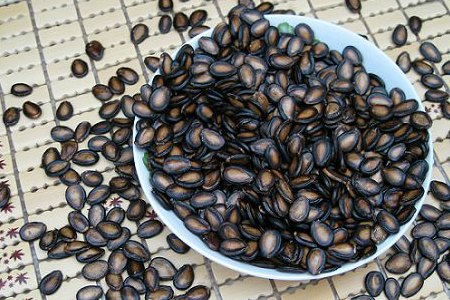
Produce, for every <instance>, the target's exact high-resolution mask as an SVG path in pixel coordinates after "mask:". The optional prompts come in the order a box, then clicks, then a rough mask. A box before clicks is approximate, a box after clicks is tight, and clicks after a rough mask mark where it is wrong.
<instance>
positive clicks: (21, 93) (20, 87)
mask: <svg viewBox="0 0 450 300" xmlns="http://www.w3.org/2000/svg"><path fill="white" fill-rule="evenodd" d="M31 92H33V88H32V87H31V86H29V85H28V84H26V83H15V84H13V85H12V86H11V94H13V95H14V96H17V97H25V96H28V95H30V94H31Z"/></svg>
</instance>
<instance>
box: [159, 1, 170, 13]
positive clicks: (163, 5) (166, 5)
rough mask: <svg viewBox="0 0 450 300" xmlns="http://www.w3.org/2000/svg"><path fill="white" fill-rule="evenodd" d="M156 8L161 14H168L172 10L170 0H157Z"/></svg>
mask: <svg viewBox="0 0 450 300" xmlns="http://www.w3.org/2000/svg"><path fill="white" fill-rule="evenodd" d="M158 7H159V9H160V10H161V11H163V12H168V11H171V10H172V9H173V1H172V0H158Z"/></svg>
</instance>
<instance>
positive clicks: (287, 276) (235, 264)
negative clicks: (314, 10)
mask: <svg viewBox="0 0 450 300" xmlns="http://www.w3.org/2000/svg"><path fill="white" fill-rule="evenodd" d="M265 18H267V19H268V20H269V22H270V24H271V25H274V26H277V25H278V24H280V23H283V22H288V23H289V24H291V25H293V26H295V25H296V24H299V23H306V24H308V25H309V26H311V28H312V29H313V30H314V31H316V29H315V27H326V28H327V29H329V30H334V31H336V35H338V34H339V32H340V33H342V34H343V35H347V36H348V37H349V38H350V40H353V41H354V42H355V43H357V45H354V46H355V47H356V48H357V49H358V50H359V49H360V48H361V45H363V46H364V47H366V48H367V47H368V48H371V51H373V52H375V53H376V54H377V55H378V56H380V57H379V58H380V59H382V60H384V61H383V63H384V64H387V65H388V66H389V68H391V69H393V71H394V72H397V73H398V74H399V76H400V78H399V79H398V80H400V81H402V84H401V85H400V86H401V88H402V90H403V91H404V92H405V94H406V91H405V89H407V90H408V93H409V94H410V95H411V97H409V98H412V99H415V100H416V101H417V102H418V104H419V108H418V110H420V111H425V110H424V107H423V105H422V102H421V101H420V97H419V96H418V95H417V92H416V91H415V89H414V87H413V85H412V84H411V82H410V81H409V79H408V78H407V77H406V75H405V74H404V73H403V72H402V71H401V70H400V68H399V67H398V66H397V65H396V64H395V63H394V62H393V61H392V60H391V58H389V57H388V56H387V55H386V54H385V53H384V52H383V51H381V50H380V49H379V48H377V47H376V46H375V45H374V44H372V43H370V42H369V41H367V40H366V39H364V38H363V37H361V36H359V35H358V34H356V33H353V32H352V31H350V30H348V29H346V28H343V27H341V26H338V25H335V24H332V23H329V22H326V21H322V20H318V19H313V18H308V17H304V16H296V15H276V14H274V15H265ZM294 24H295V25H294ZM213 30H214V29H213V28H212V29H209V30H207V31H205V32H203V33H201V34H199V35H197V36H196V37H194V38H192V39H190V40H189V41H187V42H185V43H183V44H182V45H181V46H180V47H178V48H176V50H175V51H174V52H173V53H172V54H170V56H171V57H175V56H176V54H177V53H178V51H179V50H180V49H181V47H183V46H184V45H185V44H191V45H197V43H198V40H199V39H200V38H201V37H204V36H206V37H210V36H211V34H212V32H213ZM327 44H328V43H327ZM345 44H346V45H352V44H351V43H350V42H345ZM193 47H194V46H193ZM194 48H195V47H194ZM330 48H333V47H332V45H330ZM361 53H362V55H363V56H364V52H362V51H361ZM380 64H381V62H380ZM157 74H159V70H157V71H156V72H155V73H154V74H153V76H152V77H151V78H150V79H149V83H150V84H151V80H152V78H153V77H154V76H155V75H157ZM380 77H381V76H380ZM381 78H383V77H381ZM397 86H399V85H397ZM391 88H392V87H391ZM139 119H140V118H139V117H137V116H136V117H135V121H134V125H133V155H134V164H135V167H136V172H137V175H138V178H139V182H140V184H141V187H142V189H143V191H144V194H145V198H146V200H147V202H149V203H150V204H151V206H152V208H153V209H154V210H155V212H156V213H157V215H158V217H159V219H160V220H161V221H162V222H163V223H164V224H165V225H166V226H167V227H168V228H169V229H170V230H171V231H172V233H174V234H175V235H177V236H178V237H179V238H180V239H181V240H183V241H184V242H185V243H186V244H187V245H189V246H190V247H191V248H192V249H193V250H195V251H197V252H198V253H199V254H201V255H203V256H205V257H207V258H208V259H210V260H211V261H214V262H216V263H218V264H220V265H222V266H225V267H227V268H230V269H232V270H234V271H237V272H240V273H244V274H248V275H253V276H257V277H261V278H267V279H276V280H298V281H307V280H316V279H321V278H326V277H331V276H335V275H339V274H342V273H345V272H348V271H352V270H354V269H356V268H358V267H360V266H362V265H365V264H367V263H369V262H371V261H373V260H375V259H376V258H377V257H379V256H380V255H382V254H383V253H384V252H386V251H387V250H388V249H389V248H391V247H392V246H393V245H394V244H395V243H396V242H397V241H398V240H399V239H400V238H401V237H402V236H403V235H404V234H405V232H406V230H408V228H409V227H410V226H411V224H412V223H413V222H414V220H415V219H416V217H417V215H418V214H419V211H420V209H421V207H422V205H423V202H424V200H425V198H426V196H427V193H428V189H429V185H430V181H431V174H432V169H433V163H434V158H433V144H432V136H431V132H430V130H428V133H429V141H428V146H429V153H428V155H427V157H426V159H425V161H427V163H428V166H429V168H428V173H427V175H426V178H425V180H424V183H423V185H422V186H423V188H424V195H423V196H422V198H421V199H420V200H419V201H417V202H416V203H415V205H414V206H415V208H416V212H415V213H414V216H413V217H412V218H411V219H410V220H409V222H407V223H405V224H404V225H402V226H401V227H400V230H399V232H398V233H396V234H394V235H390V236H389V237H388V238H387V239H386V240H385V241H384V242H382V243H381V244H379V245H377V251H376V252H375V253H373V254H372V255H370V256H368V257H365V258H363V259H361V260H358V261H355V262H348V263H345V264H344V265H342V266H341V267H339V268H337V269H335V270H333V271H330V272H324V273H320V274H317V275H312V274H310V273H308V272H304V273H293V272H288V271H283V270H278V269H269V268H262V267H258V266H254V265H251V264H249V263H247V262H243V261H237V260H234V259H231V258H229V257H227V256H225V255H223V254H222V253H220V252H219V251H214V250H212V249H210V248H208V247H207V246H206V244H204V242H203V241H201V240H200V238H199V237H198V236H196V235H195V234H193V233H192V232H190V231H189V230H188V229H187V228H186V227H185V226H184V225H183V224H182V220H180V219H179V218H178V216H176V215H175V213H174V212H173V211H172V210H166V209H164V208H163V207H162V206H161V204H160V203H159V201H158V200H157V199H156V198H155V197H154V196H153V195H152V193H151V185H150V180H149V179H150V174H149V173H150V172H149V171H148V170H147V168H146V167H145V165H144V163H143V160H142V158H143V156H144V153H145V151H144V150H142V149H140V148H138V147H137V146H136V145H135V143H134V140H135V138H136V133H137V132H136V130H135V128H136V122H138V121H139Z"/></svg>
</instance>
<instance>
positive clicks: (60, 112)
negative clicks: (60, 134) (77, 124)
mask: <svg viewBox="0 0 450 300" xmlns="http://www.w3.org/2000/svg"><path fill="white" fill-rule="evenodd" d="M72 116H73V106H72V103H70V102H69V101H62V102H61V103H60V104H59V106H58V108H57V109H56V117H57V118H58V120H60V121H67V120H69V119H70V118H71V117H72Z"/></svg>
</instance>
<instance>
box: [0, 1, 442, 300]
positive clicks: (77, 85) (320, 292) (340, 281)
mask: <svg viewBox="0 0 450 300" xmlns="http://www.w3.org/2000/svg"><path fill="white" fill-rule="evenodd" d="M157 2H158V1H157V0H51V1H49V0H28V1H15V0H0V103H1V108H2V109H1V110H0V112H1V113H3V111H4V110H5V109H6V108H7V107H10V106H22V103H23V102H24V101H26V100H30V101H33V102H37V103H39V105H40V106H41V108H42V111H43V114H42V116H41V117H40V118H39V119H37V120H29V119H26V118H25V117H23V116H22V118H21V119H20V122H19V123H18V124H17V125H15V126H13V127H10V128H5V127H4V125H3V123H1V124H0V185H9V187H10V188H11V191H12V195H13V196H12V198H11V201H10V203H9V204H8V205H7V206H6V207H4V208H3V209H2V210H1V211H0V299H5V298H7V299H17V300H25V299H28V300H31V299H33V300H36V299H44V297H43V295H41V294H40V293H39V290H38V289H37V285H38V281H39V279H40V278H42V277H43V276H45V275H46V274H48V273H49V272H50V271H52V270H54V269H60V270H61V271H62V272H63V273H64V275H65V279H64V283H63V285H62V287H61V288H60V289H59V291H58V292H57V293H56V294H54V295H51V296H47V297H46V299H74V298H75V293H76V291H77V290H78V289H79V288H80V287H82V286H84V285H87V284H92V282H89V281H87V280H85V279H84V278H83V277H82V276H81V275H80V271H81V265H80V264H78V263H77V262H76V260H75V259H74V258H73V257H72V258H68V259H65V260H63V261H55V260H49V259H47V258H46V253H45V252H43V251H42V250H40V249H39V247H38V246H37V244H36V243H34V244H29V243H26V242H22V241H21V240H20V238H19V236H18V229H19V228H20V227H21V226H22V225H23V224H24V222H28V221H43V222H45V223H46V224H47V226H48V228H50V229H51V228H58V227H61V226H63V225H66V222H67V220H66V216H67V213H68V212H69V211H70V208H69V207H68V206H67V205H66V203H65V200H64V191H65V186H64V185H62V184H60V183H59V182H58V181H55V180H53V179H51V178H49V177H47V176H46V175H45V174H44V172H43V170H42V169H41V168H40V167H39V165H40V158H41V155H42V153H43V151H44V150H45V149H46V148H47V147H49V146H56V147H57V148H59V145H57V143H54V142H52V140H51V138H50V134H49V132H50V129H51V128H52V127H53V126H55V124H61V125H67V126H70V127H72V128H74V127H75V126H76V124H77V123H79V122H80V121H82V120H88V121H90V122H91V123H95V122H97V121H99V120H100V118H99V116H98V113H97V108H98V107H99V106H100V105H101V103H100V101H98V100H96V99H95V98H94V97H93V96H92V94H91V93H90V88H91V87H92V86H93V85H94V84H96V83H105V82H107V81H108V79H109V78H110V77H111V76H112V75H113V74H115V70H116V69H117V68H118V67H120V66H128V67H131V68H133V69H134V70H137V71H138V72H139V73H140V75H141V76H140V80H139V82H138V84H137V85H134V86H132V87H130V86H127V88H126V91H125V93H128V94H134V93H135V92H137V91H138V87H140V86H141V85H142V84H144V83H145V82H146V81H147V79H148V77H149V76H151V72H150V71H148V70H147V69H146V68H145V67H144V65H143V63H142V61H143V57H145V56H148V55H158V56H159V54H161V53H162V52H163V51H171V50H172V49H174V48H175V47H177V46H178V45H180V44H181V43H182V42H184V41H185V40H187V39H188V36H187V34H186V33H183V34H179V33H177V32H175V31H173V30H172V31H170V32H169V33H168V34H166V35H160V34H159V33H158V29H157V28H158V25H157V24H158V21H159V17H158V16H157V15H158V14H159V13H158V9H157ZM256 2H257V3H258V2H259V0H257V1H256ZM273 3H274V4H275V6H276V8H277V9H292V10H294V11H295V12H296V13H297V14H300V15H304V16H309V17H312V18H320V19H322V20H326V21H329V22H333V23H337V24H339V25H342V26H344V27H346V28H348V29H350V30H352V31H354V32H356V33H359V34H364V35H366V36H368V38H369V39H370V40H371V41H372V42H374V43H375V45H377V46H378V47H379V48H381V49H383V50H384V51H385V52H386V53H387V54H388V55H389V56H390V57H391V58H392V59H394V60H395V59H396V57H397V55H398V54H399V53H400V52H402V51H408V52H409V53H410V55H411V58H412V59H414V58H416V57H418V56H419V52H418V46H419V43H420V42H421V41H423V40H431V41H433V43H435V44H436V45H437V46H438V48H439V49H440V50H441V51H442V53H443V62H445V61H448V60H449V59H450V53H449V51H450V14H449V8H450V0H440V1H424V0H365V1H363V2H362V10H361V13H360V14H353V13H350V12H349V11H348V10H347V8H346V7H345V5H344V1H343V0H276V1H273ZM234 4H235V1H231V0H209V1H208V0H189V1H187V2H180V1H178V0H175V7H174V11H184V12H185V13H186V14H188V15H189V14H190V13H191V12H192V11H194V10H195V9H199V8H202V9H205V10H207V12H208V20H207V22H206V23H207V25H209V26H213V25H214V24H216V23H218V22H220V21H222V20H223V17H224V15H226V13H227V12H228V10H229V9H230V8H231V7H232V6H234ZM412 15H417V16H419V17H421V18H422V19H423V20H424V23H423V28H422V31H421V32H420V34H419V36H418V37H415V36H414V35H412V34H410V35H409V37H408V43H407V44H406V45H405V46H403V47H401V48H394V47H393V46H392V44H391V41H390V38H391V32H392V29H393V28H394V27H395V26H396V25H397V24H399V23H402V24H406V22H407V18H408V17H410V16H412ZM136 23H145V24H147V25H148V27H149V28H150V37H149V38H148V39H147V40H145V41H144V42H143V43H142V44H140V45H139V46H137V47H135V46H134V45H133V44H132V43H130V42H129V32H130V28H131V27H132V26H133V25H134V24H136ZM94 39H96V40H99V41H101V42H102V43H103V45H104V46H105V48H106V50H105V55H104V58H103V59H102V60H101V61H98V62H94V63H93V64H91V65H90V71H89V74H88V75H87V76H86V77H84V78H82V79H77V78H74V77H73V76H72V75H71V74H70V64H71V62H72V60H73V59H74V58H75V57H78V58H81V59H84V60H86V61H88V58H87V56H86V54H85V53H84V45H85V43H86V42H87V41H89V40H94ZM441 64H442V63H440V64H436V65H435V67H436V68H437V70H439V72H441ZM408 77H409V78H410V80H411V82H412V83H413V84H414V87H415V88H416V90H417V91H418V93H419V95H420V96H421V97H422V98H423V95H424V93H425V89H424V87H423V86H422V85H421V84H420V81H419V79H420V78H419V77H418V76H417V75H416V74H415V73H413V72H409V74H408ZM444 80H445V83H446V86H445V87H446V88H447V90H448V87H449V86H450V76H445V77H444ZM15 82H27V83H31V84H34V85H35V86H34V91H33V93H32V94H31V95H30V96H28V97H25V98H17V97H15V96H13V95H11V94H10V93H9V91H10V87H11V85H12V84H14V83H15ZM65 100H67V101H70V102H71V103H72V104H73V106H74V110H75V115H74V117H72V118H71V119H70V120H68V121H64V122H62V121H58V120H55V117H54V116H55V111H56V107H57V106H58V105H59V103H60V102H61V101H65ZM424 105H425V107H426V109H427V111H428V112H429V113H430V115H431V116H432V118H433V119H434V124H433V127H432V128H431V131H432V136H433V140H434V151H435V158H436V159H435V161H436V164H435V166H434V168H433V178H434V179H437V180H442V181H446V182H447V183H448V182H449V175H450V160H449V158H450V138H449V129H450V121H449V120H446V119H444V118H442V114H441V112H440V109H439V107H438V106H436V105H435V104H433V103H430V102H426V101H425V102H424ZM96 167H97V169H99V170H101V171H102V172H104V173H103V175H104V177H105V180H109V178H111V177H112V176H114V172H113V171H112V169H111V166H110V165H109V164H108V163H107V161H106V160H104V159H101V160H100V162H99V163H98V164H97V165H96ZM426 202H427V203H430V204H433V205H437V202H436V201H435V200H434V199H433V198H432V197H431V195H428V197H427V200H426ZM126 205H127V201H125V200H122V199H120V197H118V196H117V195H112V196H111V197H110V198H109V199H108V201H107V203H106V206H107V207H109V208H111V207H114V206H123V207H124V208H125V209H126ZM155 217H156V216H155V214H154V212H153V211H152V210H151V209H150V210H149V211H148V213H147V215H146V219H151V218H155ZM126 225H127V226H128V227H129V228H130V230H131V231H132V232H133V233H135V232H136V225H137V224H136V223H132V222H129V221H128V223H127V224H126ZM168 233H169V231H168V230H167V229H165V230H164V231H163V233H162V234H160V235H159V236H158V237H155V238H153V239H150V240H147V241H146V243H147V245H148V247H149V249H150V250H151V252H152V256H165V257H168V258H170V259H171V261H173V262H174V263H175V265H176V266H177V267H179V266H181V265H183V264H184V263H190V264H193V265H194V267H195V275H196V279H195V282H194V284H204V285H207V286H210V287H212V295H211V299H224V300H240V299H283V300H289V299H325V300H326V299H350V298H351V297H353V296H355V295H358V294H361V293H364V285H363V278H364V276H365V274H366V273H367V272H369V271H371V270H381V271H382V272H383V273H384V274H385V275H386V276H393V277H398V276H396V275H393V274H389V273H388V272H387V271H386V270H385V269H384V267H383V262H384V260H385V259H386V255H385V256H383V257H381V258H379V259H377V260H376V261H374V262H373V263H370V264H369V265H367V266H364V267H362V268H359V269H357V270H355V271H353V272H349V273H347V274H344V275H341V276H336V277H333V278H330V279H325V280H320V281H317V282H310V283H301V282H295V281H294V282H288V281H276V280H266V279H260V278H255V277H251V276H247V275H245V274H239V273H236V272H234V271H232V270H229V269H226V268H224V267H222V266H220V265H218V264H216V263H213V262H211V261H209V260H207V259H205V258H204V257H202V256H200V255H199V254H197V253H195V252H194V251H189V252H188V254H186V255H178V254H175V253H174V252H173V251H170V249H169V247H168V245H167V243H166V235H167V234H168ZM97 284H99V285H101V286H103V287H104V288H105V290H107V286H106V284H105V282H104V280H102V281H100V282H98V283H97ZM448 288H449V286H448V284H445V283H443V282H441V280H440V279H439V277H438V276H437V274H436V273H435V274H433V275H432V276H431V277H429V278H428V279H427V280H426V281H425V285H424V287H423V288H422V290H421V291H420V292H419V293H418V294H417V295H415V296H414V297H413V298H412V299H425V298H426V299H436V300H437V299H449V296H450V292H449V289H448ZM383 297H384V296H380V297H379V298H380V299H385V298H383Z"/></svg>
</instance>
